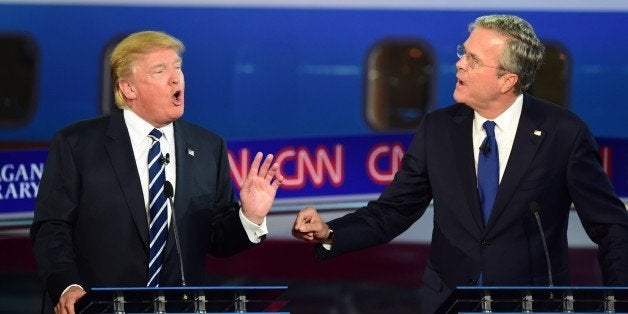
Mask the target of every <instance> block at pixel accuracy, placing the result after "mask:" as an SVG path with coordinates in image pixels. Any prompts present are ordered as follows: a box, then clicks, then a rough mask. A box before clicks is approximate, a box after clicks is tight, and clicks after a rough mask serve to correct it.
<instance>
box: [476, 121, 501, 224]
mask: <svg viewBox="0 0 628 314" xmlns="http://www.w3.org/2000/svg"><path fill="white" fill-rule="evenodd" d="M483 127H484V130H486V138H485V139H484V142H483V143H482V146H481V149H480V154H479V156H478V193H479V197H480V207H482V218H483V219H484V225H485V226H486V224H487V223H488V218H489V217H490V216H491V210H492V209H493V203H495V196H496V195H497V188H498V187H499V154H498V150H497V140H496V139H495V122H493V121H486V122H484V124H483Z"/></svg>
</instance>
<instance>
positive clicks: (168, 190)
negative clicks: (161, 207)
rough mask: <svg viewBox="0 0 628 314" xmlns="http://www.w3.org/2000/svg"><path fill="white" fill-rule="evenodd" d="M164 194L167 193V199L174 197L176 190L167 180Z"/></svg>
mask: <svg viewBox="0 0 628 314" xmlns="http://www.w3.org/2000/svg"><path fill="white" fill-rule="evenodd" d="M164 193H166V197H168V198H170V197H173V196H174V188H173V187H172V184H171V183H170V181H168V180H166V182H165V183H164Z"/></svg>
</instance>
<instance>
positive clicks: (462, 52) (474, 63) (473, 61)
mask: <svg viewBox="0 0 628 314" xmlns="http://www.w3.org/2000/svg"><path fill="white" fill-rule="evenodd" d="M456 55H457V56H458V59H462V57H465V61H466V64H467V67H468V68H469V69H476V68H479V67H486V68H492V69H497V70H503V69H502V68H501V67H494V66H490V65H486V64H482V63H481V62H480V60H478V59H477V58H476V57H475V56H473V55H469V54H467V50H466V49H464V46H462V45H458V47H457V48H456Z"/></svg>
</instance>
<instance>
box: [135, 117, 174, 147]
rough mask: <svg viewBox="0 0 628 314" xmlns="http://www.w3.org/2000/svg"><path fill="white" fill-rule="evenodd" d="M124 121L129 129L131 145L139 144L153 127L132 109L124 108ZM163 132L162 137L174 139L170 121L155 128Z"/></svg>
mask: <svg viewBox="0 0 628 314" xmlns="http://www.w3.org/2000/svg"><path fill="white" fill-rule="evenodd" d="M123 113H124V121H125V123H126V126H127V129H128V130H129V136H130V137H131V143H132V144H133V146H136V145H139V144H140V143H141V142H142V141H145V140H146V139H148V134H149V133H150V132H151V131H152V130H153V129H154V128H155V127H154V126H153V125H152V124H150V123H148V122H146V121H145V120H144V119H142V118H141V117H140V116H138V115H137V113H135V112H134V111H133V110H131V109H129V108H125V109H124V111H123ZM157 129H159V130H160V131H162V132H163V133H164V135H163V137H162V138H164V139H166V140H172V139H174V128H173V127H172V123H169V124H167V125H166V126H164V127H161V128H157Z"/></svg>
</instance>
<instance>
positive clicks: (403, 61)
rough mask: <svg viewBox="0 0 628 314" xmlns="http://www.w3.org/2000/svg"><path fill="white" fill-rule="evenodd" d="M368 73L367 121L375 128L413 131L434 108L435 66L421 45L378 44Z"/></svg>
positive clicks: (369, 57)
mask: <svg viewBox="0 0 628 314" xmlns="http://www.w3.org/2000/svg"><path fill="white" fill-rule="evenodd" d="M366 71H367V72H366V73H367V74H366V75H367V79H366V120H367V122H368V124H369V125H370V126H371V127H372V128H374V129H376V130H380V131H388V130H408V129H414V128H415V127H416V126H417V125H418V124H419V121H420V120H421V117H422V116H423V115H424V114H425V113H426V112H427V111H428V110H429V109H430V108H432V103H433V102H434V98H435V97H434V95H433V91H434V84H435V82H434V80H435V76H436V66H435V63H434V57H433V54H432V53H431V51H430V49H428V47H427V46H426V45H425V44H423V43H422V42H419V41H416V40H385V41H382V42H380V43H378V44H376V45H375V46H374V48H373V49H372V50H371V51H370V53H369V56H368V60H367V69H366Z"/></svg>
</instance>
